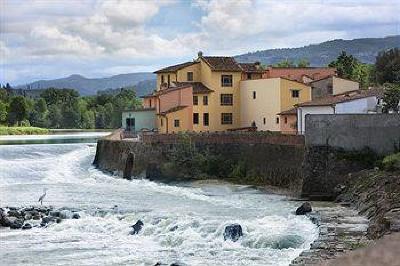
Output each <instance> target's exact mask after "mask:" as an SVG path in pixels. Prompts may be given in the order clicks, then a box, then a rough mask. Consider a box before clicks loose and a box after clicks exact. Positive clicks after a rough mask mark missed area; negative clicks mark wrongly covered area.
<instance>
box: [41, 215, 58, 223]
mask: <svg viewBox="0 0 400 266" xmlns="http://www.w3.org/2000/svg"><path fill="white" fill-rule="evenodd" d="M53 221H55V218H54V217H53V216H45V217H43V218H42V222H41V223H44V224H48V223H50V222H53Z"/></svg>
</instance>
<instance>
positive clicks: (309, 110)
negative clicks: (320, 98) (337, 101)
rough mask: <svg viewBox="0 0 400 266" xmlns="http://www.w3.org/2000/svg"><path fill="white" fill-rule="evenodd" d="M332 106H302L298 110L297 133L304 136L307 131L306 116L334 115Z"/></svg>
mask: <svg viewBox="0 0 400 266" xmlns="http://www.w3.org/2000/svg"><path fill="white" fill-rule="evenodd" d="M334 112H335V110H334V108H333V107H332V106H302V107H298V108H297V131H298V133H299V134H304V132H305V131H306V116H308V115H320V114H334Z"/></svg>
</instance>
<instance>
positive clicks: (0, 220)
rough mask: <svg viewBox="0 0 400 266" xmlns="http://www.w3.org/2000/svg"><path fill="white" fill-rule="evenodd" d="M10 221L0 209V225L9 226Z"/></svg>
mask: <svg viewBox="0 0 400 266" xmlns="http://www.w3.org/2000/svg"><path fill="white" fill-rule="evenodd" d="M11 223H12V221H11V220H10V219H9V218H8V217H7V215H6V213H5V212H4V211H3V210H1V211H0V226H4V227H9V226H10V225H11Z"/></svg>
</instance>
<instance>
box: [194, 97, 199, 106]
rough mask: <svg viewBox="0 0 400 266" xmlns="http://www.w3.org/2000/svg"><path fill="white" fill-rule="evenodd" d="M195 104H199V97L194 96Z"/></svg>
mask: <svg viewBox="0 0 400 266" xmlns="http://www.w3.org/2000/svg"><path fill="white" fill-rule="evenodd" d="M193 105H199V97H198V96H193Z"/></svg>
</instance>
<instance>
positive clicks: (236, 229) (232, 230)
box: [224, 224, 243, 242]
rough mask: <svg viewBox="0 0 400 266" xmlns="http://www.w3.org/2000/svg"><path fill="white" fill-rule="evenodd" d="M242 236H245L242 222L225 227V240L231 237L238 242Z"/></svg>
mask: <svg viewBox="0 0 400 266" xmlns="http://www.w3.org/2000/svg"><path fill="white" fill-rule="evenodd" d="M241 236H243V231H242V226H241V225H240V224H231V225H228V226H226V227H225V232H224V240H227V239H230V240H232V241H233V242H236V241H238V240H239V238H240V237H241Z"/></svg>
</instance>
